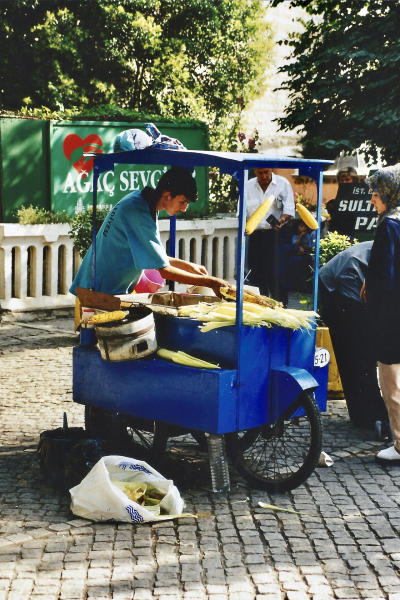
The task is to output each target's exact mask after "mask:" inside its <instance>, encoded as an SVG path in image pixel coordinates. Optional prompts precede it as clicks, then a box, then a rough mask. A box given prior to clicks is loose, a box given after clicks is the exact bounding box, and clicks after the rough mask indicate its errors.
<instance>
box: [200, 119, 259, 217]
mask: <svg viewBox="0 0 400 600" xmlns="http://www.w3.org/2000/svg"><path fill="white" fill-rule="evenodd" d="M258 145H260V142H259V134H258V131H257V130H255V132H254V135H253V137H252V138H249V139H246V136H245V134H244V133H242V132H239V133H238V134H237V135H236V129H233V130H232V131H231V132H230V133H229V134H228V136H227V139H226V147H224V151H228V152H240V153H250V154H256V153H258V150H257V146H258ZM238 200H239V190H238V187H237V182H236V179H235V178H234V177H231V176H230V175H221V173H220V171H219V169H217V168H212V169H210V216H211V217H213V216H215V215H216V214H217V213H232V214H233V215H236V211H237V204H238Z"/></svg>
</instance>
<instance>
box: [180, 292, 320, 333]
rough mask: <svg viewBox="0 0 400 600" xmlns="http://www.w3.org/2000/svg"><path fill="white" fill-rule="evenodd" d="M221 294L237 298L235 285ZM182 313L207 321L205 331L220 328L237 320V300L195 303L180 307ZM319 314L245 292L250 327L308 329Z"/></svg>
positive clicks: (182, 314) (245, 316)
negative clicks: (278, 326) (274, 326)
mask: <svg viewBox="0 0 400 600" xmlns="http://www.w3.org/2000/svg"><path fill="white" fill-rule="evenodd" d="M224 289H226V288H221V293H222V294H223V295H224V296H225V297H227V298H232V299H233V298H234V297H236V290H235V288H229V293H226V292H225V293H224ZM249 297H250V298H251V300H250V301H248V298H249ZM179 316H181V317H190V318H191V319H197V320H198V321H202V322H203V323H206V325H203V327H201V331H203V332H206V331H210V330H211V329H216V328H218V327H227V326H229V325H234V324H235V322H236V304H235V303H233V302H216V303H215V304H206V303H200V304H195V305H192V306H182V307H181V308H180V309H179ZM316 317H318V314H317V313H316V312H314V311H309V310H307V311H306V310H296V309H294V308H292V309H289V308H283V307H282V304H281V303H280V302H276V301H275V300H272V299H271V298H267V297H265V296H257V294H253V293H251V292H250V293H249V292H246V293H245V299H244V301H243V325H249V326H250V327H272V326H273V325H280V326H281V327H287V328H288V329H306V330H309V329H311V328H312V326H313V323H314V320H315V318H316Z"/></svg>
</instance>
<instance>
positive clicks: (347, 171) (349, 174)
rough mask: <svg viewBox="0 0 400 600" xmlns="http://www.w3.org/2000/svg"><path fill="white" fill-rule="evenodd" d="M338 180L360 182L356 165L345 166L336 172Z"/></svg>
mask: <svg viewBox="0 0 400 600" xmlns="http://www.w3.org/2000/svg"><path fill="white" fill-rule="evenodd" d="M336 181H337V182H338V184H339V185H340V184H341V183H358V174H357V171H356V170H355V168H354V167H343V168H342V169H339V170H338V172H337V173H336Z"/></svg>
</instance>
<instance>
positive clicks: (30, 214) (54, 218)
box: [16, 204, 71, 225]
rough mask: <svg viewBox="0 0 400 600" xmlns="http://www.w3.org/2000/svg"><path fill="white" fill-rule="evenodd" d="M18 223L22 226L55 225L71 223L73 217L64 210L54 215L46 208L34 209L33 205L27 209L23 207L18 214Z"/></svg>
mask: <svg viewBox="0 0 400 600" xmlns="http://www.w3.org/2000/svg"><path fill="white" fill-rule="evenodd" d="M16 216H17V218H18V223H20V224H21V225H50V224H54V223H69V222H70V220H71V217H70V216H69V215H68V214H67V213H66V212H65V211H64V210H63V211H61V212H56V213H53V212H51V211H50V210H45V209H44V208H37V207H33V206H32V204H31V205H30V206H28V208H25V206H21V208H19V209H18V210H17V212H16Z"/></svg>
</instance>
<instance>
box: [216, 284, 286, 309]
mask: <svg viewBox="0 0 400 600" xmlns="http://www.w3.org/2000/svg"><path fill="white" fill-rule="evenodd" d="M220 292H221V294H222V295H223V296H224V298H227V299H229V300H236V287H235V286H234V285H232V286H229V287H226V288H224V287H222V288H221V289H220ZM243 302H251V303H252V304H259V305H260V306H269V307H271V308H275V306H283V305H282V302H277V301H276V300H274V299H273V298H268V297H267V296H260V295H259V294H255V293H254V292H251V291H250V290H243Z"/></svg>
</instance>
